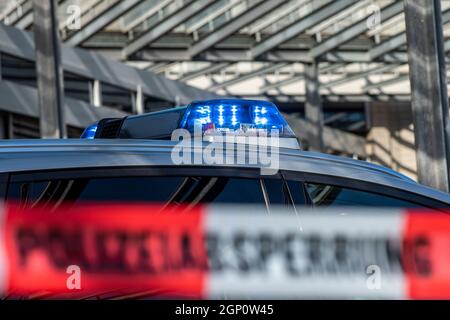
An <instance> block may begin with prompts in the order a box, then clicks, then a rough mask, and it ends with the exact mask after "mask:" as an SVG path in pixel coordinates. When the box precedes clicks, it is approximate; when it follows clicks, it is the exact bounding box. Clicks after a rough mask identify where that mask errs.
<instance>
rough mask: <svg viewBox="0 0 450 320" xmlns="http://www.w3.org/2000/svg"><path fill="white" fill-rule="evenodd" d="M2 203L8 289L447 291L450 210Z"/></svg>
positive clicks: (2, 256)
mask: <svg viewBox="0 0 450 320" xmlns="http://www.w3.org/2000/svg"><path fill="white" fill-rule="evenodd" d="M1 212H2V215H1V217H2V220H1V221H2V222H1V226H0V236H1V243H0V291H1V292H2V295H4V296H9V297H19V296H23V295H27V296H32V297H44V298H46V297H52V296H53V295H54V294H58V295H59V297H69V298H87V297H112V296H117V295H121V296H127V295H129V297H142V296H145V297H153V296H162V297H174V296H175V297H194V298H223V297H226V298H230V297H232V298H269V299H270V298H331V299H333V298H369V299H370V298H386V299H428V298H450V250H449V249H448V248H450V218H449V217H448V216H447V215H446V214H443V213H438V212H408V211H402V210H385V209H334V210H314V211H311V210H306V209H305V210H301V212H299V213H298V214H295V213H293V212H290V211H286V210H283V209H280V210H271V212H270V214H268V213H267V212H266V211H265V209H264V208H260V209H255V208H254V207H252V208H250V207H215V206H209V207H196V208H189V209H188V208H180V207H177V208H172V207H171V208H163V207H162V206H159V205H139V204H85V205H77V206H74V207H69V206H63V207H59V209H58V210H57V211H56V212H55V211H51V210H48V209H45V208H33V209H27V210H21V209H20V208H19V207H18V206H15V205H11V204H9V205H6V206H5V207H4V208H3V209H2V210H1Z"/></svg>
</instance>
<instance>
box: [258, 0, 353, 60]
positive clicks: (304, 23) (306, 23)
mask: <svg viewBox="0 0 450 320" xmlns="http://www.w3.org/2000/svg"><path fill="white" fill-rule="evenodd" d="M357 2H358V1H357V0H339V1H335V0H329V1H325V5H323V6H321V7H320V8H319V9H317V10H315V11H313V12H311V13H310V14H309V15H308V16H306V17H303V18H301V19H299V20H297V21H296V22H295V23H293V24H291V25H289V26H288V27H286V28H285V29H282V30H281V31H279V32H277V33H276V34H274V35H273V36H271V37H269V38H267V39H265V40H264V41H262V42H260V43H258V44H257V45H255V46H254V47H253V48H252V49H250V50H249V56H250V57H252V58H256V57H259V56H261V55H262V54H264V53H266V52H268V51H270V50H272V49H274V48H276V47H278V46H279V45H281V44H283V43H284V42H286V41H288V40H291V39H292V38H295V37H296V36H298V35H299V34H301V33H303V32H304V31H305V30H307V29H309V28H311V27H313V26H314V25H316V24H318V23H320V22H321V21H323V20H325V19H328V18H329V17H331V16H333V15H335V14H336V13H338V12H339V11H341V10H344V9H345V8H347V7H349V6H351V5H353V4H355V3H357Z"/></svg>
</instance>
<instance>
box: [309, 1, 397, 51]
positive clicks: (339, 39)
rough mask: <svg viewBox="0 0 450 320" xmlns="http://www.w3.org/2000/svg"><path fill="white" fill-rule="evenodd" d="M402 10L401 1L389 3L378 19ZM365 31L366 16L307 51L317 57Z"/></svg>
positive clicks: (384, 19)
mask: <svg viewBox="0 0 450 320" xmlns="http://www.w3.org/2000/svg"><path fill="white" fill-rule="evenodd" d="M402 11H403V3H402V2H394V3H392V4H391V5H388V6H387V7H385V8H383V10H381V13H380V20H381V21H386V20H388V19H390V18H392V17H394V16H396V15H398V14H400V13H401V12H402ZM364 32H367V17H364V18H363V19H362V20H360V21H358V22H357V23H355V24H353V25H351V26H350V27H348V28H346V29H344V30H342V31H340V32H338V33H337V34H335V35H333V36H331V37H329V38H327V39H325V40H324V41H322V42H321V43H320V44H318V45H317V46H315V47H314V48H312V49H311V50H310V52H309V54H310V56H311V58H312V59H315V58H317V57H319V56H320V55H322V54H324V53H326V52H328V51H331V50H333V49H335V48H337V47H339V46H340V45H342V44H344V43H346V42H348V41H350V40H351V39H353V38H356V37H357V36H359V35H361V34H363V33H364Z"/></svg>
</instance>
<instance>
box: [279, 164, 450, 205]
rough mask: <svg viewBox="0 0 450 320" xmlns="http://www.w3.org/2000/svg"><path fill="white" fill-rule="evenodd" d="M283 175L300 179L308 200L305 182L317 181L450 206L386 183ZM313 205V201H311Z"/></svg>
mask: <svg viewBox="0 0 450 320" xmlns="http://www.w3.org/2000/svg"><path fill="white" fill-rule="evenodd" d="M282 174H283V177H284V179H286V180H296V181H300V182H301V183H302V185H303V191H304V192H305V196H306V197H307V199H308V200H307V201H311V199H310V197H309V194H308V192H307V191H306V186H305V183H307V182H309V183H317V184H325V185H332V186H337V187H343V188H348V189H353V190H359V191H364V192H369V193H374V194H378V195H382V196H387V197H390V198H394V199H398V200H402V201H407V202H411V203H413V204H417V205H419V206H423V207H428V208H430V209H436V210H441V211H443V210H445V209H448V208H450V205H448V204H446V203H445V202H441V201H438V200H434V199H431V198H428V197H425V196H422V195H419V194H416V193H411V192H408V191H405V190H401V189H397V188H394V187H389V186H386V185H380V184H376V183H372V182H366V181H360V180H352V179H348V178H342V177H336V176H329V175H323V174H315V173H305V172H295V171H286V170H283V171H282ZM311 205H312V206H313V204H312V201H311Z"/></svg>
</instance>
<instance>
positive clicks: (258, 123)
mask: <svg viewBox="0 0 450 320" xmlns="http://www.w3.org/2000/svg"><path fill="white" fill-rule="evenodd" d="M180 128H183V129H186V130H188V131H190V132H194V131H195V130H194V129H195V128H199V129H201V131H202V132H209V133H214V134H219V133H227V134H235V135H246V136H247V135H257V134H261V133H262V134H265V135H267V136H270V135H271V134H272V133H274V132H276V134H277V135H278V136H279V137H285V138H293V137H295V135H294V132H293V131H292V130H291V128H290V127H289V126H288V124H287V122H286V120H284V118H283V116H282V115H281V113H280V111H278V108H277V107H276V106H275V105H274V104H273V103H271V102H268V101H259V100H241V99H218V100H208V101H195V102H192V103H191V104H190V105H188V107H187V110H186V112H185V114H184V116H183V119H182V120H181V123H180Z"/></svg>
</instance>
